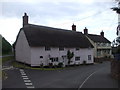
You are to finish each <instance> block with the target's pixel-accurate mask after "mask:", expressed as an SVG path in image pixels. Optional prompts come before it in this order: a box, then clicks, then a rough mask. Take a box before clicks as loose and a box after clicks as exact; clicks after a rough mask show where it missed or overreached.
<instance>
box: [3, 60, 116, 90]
mask: <svg viewBox="0 0 120 90" xmlns="http://www.w3.org/2000/svg"><path fill="white" fill-rule="evenodd" d="M5 72H6V73H7V74H8V78H7V79H6V80H3V88H28V87H29V86H30V85H27V84H28V83H29V84H32V85H31V87H34V88H78V90H79V89H80V88H118V81H117V80H114V79H113V78H111V75H110V62H108V61H106V62H103V63H102V64H94V65H81V66H75V67H69V68H66V69H62V70H54V71H42V70H31V69H14V68H13V69H10V70H6V71H5ZM24 75H25V76H26V77H27V78H28V80H27V81H30V82H28V83H27V84H26V82H25V79H23V76H24Z"/></svg>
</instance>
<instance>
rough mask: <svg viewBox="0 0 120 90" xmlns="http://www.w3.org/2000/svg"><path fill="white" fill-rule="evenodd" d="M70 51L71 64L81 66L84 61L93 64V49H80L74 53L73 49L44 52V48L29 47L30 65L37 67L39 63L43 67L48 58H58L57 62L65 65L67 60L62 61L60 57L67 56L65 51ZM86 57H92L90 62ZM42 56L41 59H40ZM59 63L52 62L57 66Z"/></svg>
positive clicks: (56, 49)
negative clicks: (78, 58) (71, 54)
mask: <svg viewBox="0 0 120 90" xmlns="http://www.w3.org/2000/svg"><path fill="white" fill-rule="evenodd" d="M68 50H70V51H71V52H74V57H73V58H72V59H71V61H73V62H72V63H71V64H82V63H83V61H84V60H85V61H86V62H87V63H93V49H80V50H79V51H76V49H75V48H65V49H64V51H59V48H57V47H56V48H55V47H54V48H51V50H50V51H45V47H31V65H32V66H39V65H40V64H41V63H43V64H44V66H46V65H48V64H49V63H50V60H49V57H58V59H59V62H63V63H64V64H65V65H67V62H68V60H67V58H66V59H65V60H64V61H63V58H62V56H65V55H67V51H68ZM88 55H91V56H92V59H91V60H88ZM40 56H43V59H41V58H40ZM76 56H80V58H81V60H80V61H75V57H76ZM59 62H54V63H53V64H54V65H57V64H58V63H59Z"/></svg>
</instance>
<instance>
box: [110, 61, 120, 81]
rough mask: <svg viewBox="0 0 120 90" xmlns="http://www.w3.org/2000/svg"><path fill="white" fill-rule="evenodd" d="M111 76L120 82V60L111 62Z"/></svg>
mask: <svg viewBox="0 0 120 90" xmlns="http://www.w3.org/2000/svg"><path fill="white" fill-rule="evenodd" d="M111 75H112V77H113V78H115V79H119V80H120V60H112V61H111Z"/></svg>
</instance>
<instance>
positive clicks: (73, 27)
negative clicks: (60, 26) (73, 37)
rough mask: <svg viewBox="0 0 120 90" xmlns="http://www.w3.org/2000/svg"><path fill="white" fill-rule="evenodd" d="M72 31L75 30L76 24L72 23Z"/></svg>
mask: <svg viewBox="0 0 120 90" xmlns="http://www.w3.org/2000/svg"><path fill="white" fill-rule="evenodd" d="M72 31H76V25H74V23H73V25H72Z"/></svg>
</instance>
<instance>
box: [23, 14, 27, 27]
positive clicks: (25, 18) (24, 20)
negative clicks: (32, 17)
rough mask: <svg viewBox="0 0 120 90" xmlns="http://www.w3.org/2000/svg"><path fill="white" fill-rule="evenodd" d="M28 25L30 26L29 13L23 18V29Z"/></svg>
mask: <svg viewBox="0 0 120 90" xmlns="http://www.w3.org/2000/svg"><path fill="white" fill-rule="evenodd" d="M27 24H28V16H27V13H24V16H23V27H24V26H25V25H27Z"/></svg>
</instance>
